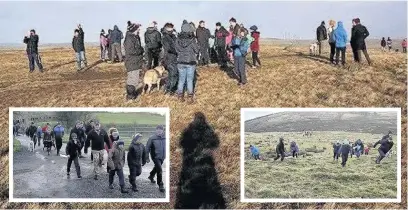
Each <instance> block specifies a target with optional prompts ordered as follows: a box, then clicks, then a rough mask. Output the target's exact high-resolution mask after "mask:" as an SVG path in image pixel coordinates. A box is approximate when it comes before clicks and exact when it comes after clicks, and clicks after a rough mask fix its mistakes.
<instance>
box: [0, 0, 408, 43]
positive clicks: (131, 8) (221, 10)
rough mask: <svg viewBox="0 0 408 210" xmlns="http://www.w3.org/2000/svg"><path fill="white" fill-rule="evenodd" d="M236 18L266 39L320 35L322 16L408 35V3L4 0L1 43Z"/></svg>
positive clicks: (93, 36) (89, 37)
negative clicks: (129, 24)
mask: <svg viewBox="0 0 408 210" xmlns="http://www.w3.org/2000/svg"><path fill="white" fill-rule="evenodd" d="M231 17H235V18H236V19H237V20H238V22H239V23H243V24H244V25H245V26H247V27H249V26H251V25H257V26H258V28H259V30H260V31H261V36H262V37H264V38H265V37H274V38H283V36H284V34H285V33H286V34H289V33H290V34H291V36H296V37H298V38H302V39H314V38H315V30H316V28H317V26H318V25H319V24H320V22H321V21H322V20H325V21H326V22H328V20H329V19H334V20H342V21H344V25H345V28H346V29H348V30H349V29H350V28H351V19H352V18H354V17H359V18H360V19H361V21H362V23H363V24H364V25H366V26H367V27H368V30H369V31H370V34H371V37H376V38H378V37H383V36H385V37H388V36H391V37H394V38H402V37H406V33H407V2H406V1H384V2H382V1H376V2H367V1H361V2H353V1H342V2H339V1H332V2H322V1H318V2H313V1H310V2H305V1H302V2H299V1H297V2H295V1H291V2H283V1H272V2H265V1H262V2H256V1H253V2H244V1H241V2H228V1H227V2H225V1H219V2H216V1H207V2H204V1H196V2H180V1H172V2H168V1H167V2H140V1H133V2H129V1H127V2H118V1H115V2H109V1H102V2H95V1H93V2H92V1H91V2H83V1H78V2H74V1H68V2H61V1H56V2H0V25H1V26H2V29H3V30H2V33H1V35H0V43H21V42H22V37H23V36H24V35H25V34H26V33H27V31H28V30H30V29H32V28H34V29H36V31H37V33H38V34H39V35H40V41H41V43H69V42H71V40H72V35H73V31H74V28H75V27H76V25H77V24H78V23H82V24H83V26H84V30H85V33H86V35H85V41H86V42H97V41H98V40H99V36H98V34H99V32H100V30H101V29H102V28H104V29H105V30H107V29H108V28H113V25H115V24H117V25H118V26H119V28H121V29H122V30H123V31H124V30H125V28H126V21H128V20H131V21H133V22H139V23H141V24H142V25H143V27H144V28H145V27H146V26H147V25H148V23H149V22H151V21H153V20H155V21H157V22H158V23H159V25H160V26H162V25H164V23H165V22H166V21H171V22H173V23H175V25H176V27H177V28H176V29H177V30H180V24H181V22H182V20H183V19H187V20H188V21H193V22H198V21H200V20H201V19H203V20H206V21H207V24H208V26H209V28H210V29H211V31H212V33H213V30H214V26H215V23H216V22H218V21H220V22H222V23H223V24H224V25H227V24H228V20H229V18H231Z"/></svg>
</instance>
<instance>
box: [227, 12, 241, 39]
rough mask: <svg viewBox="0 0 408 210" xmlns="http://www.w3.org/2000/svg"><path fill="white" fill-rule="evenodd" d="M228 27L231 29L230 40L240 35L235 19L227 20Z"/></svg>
mask: <svg viewBox="0 0 408 210" xmlns="http://www.w3.org/2000/svg"><path fill="white" fill-rule="evenodd" d="M229 23H230V27H231V28H232V38H234V37H236V36H239V34H240V30H239V29H240V26H239V25H238V24H237V20H236V19H235V18H233V17H232V18H231V19H230V20H229Z"/></svg>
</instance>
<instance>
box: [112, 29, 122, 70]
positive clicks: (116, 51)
mask: <svg viewBox="0 0 408 210" xmlns="http://www.w3.org/2000/svg"><path fill="white" fill-rule="evenodd" d="M109 39H110V43H111V49H112V53H111V60H110V62H109V63H114V62H115V57H116V56H118V59H119V62H122V60H123V56H122V39H123V33H122V31H120V30H119V28H118V26H117V25H115V26H113V31H112V32H111V33H110V37H109Z"/></svg>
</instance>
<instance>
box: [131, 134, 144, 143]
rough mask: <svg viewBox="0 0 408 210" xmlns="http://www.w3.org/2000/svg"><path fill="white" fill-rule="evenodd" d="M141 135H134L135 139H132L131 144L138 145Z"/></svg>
mask: <svg viewBox="0 0 408 210" xmlns="http://www.w3.org/2000/svg"><path fill="white" fill-rule="evenodd" d="M141 137H142V136H141V135H136V136H135V137H133V139H132V144H138V143H140V141H139V140H140V139H141Z"/></svg>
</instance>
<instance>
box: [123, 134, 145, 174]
mask: <svg viewBox="0 0 408 210" xmlns="http://www.w3.org/2000/svg"><path fill="white" fill-rule="evenodd" d="M139 139H140V137H138V136H136V137H135V138H133V140H132V143H130V145H129V149H128V154H127V162H128V165H129V167H130V166H137V167H140V166H142V165H144V164H146V160H147V158H148V156H149V154H148V153H147V152H146V148H145V146H144V145H143V144H142V143H141V142H140V141H139Z"/></svg>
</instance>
